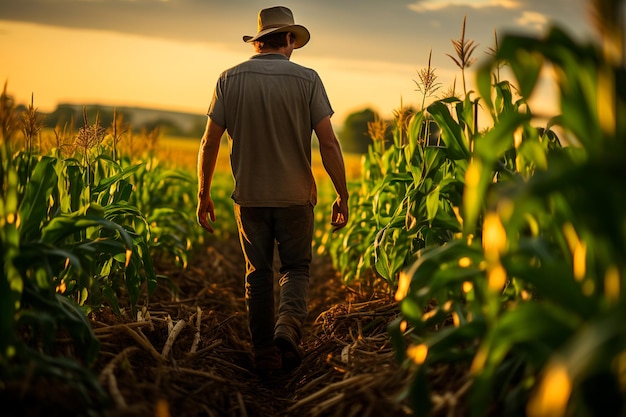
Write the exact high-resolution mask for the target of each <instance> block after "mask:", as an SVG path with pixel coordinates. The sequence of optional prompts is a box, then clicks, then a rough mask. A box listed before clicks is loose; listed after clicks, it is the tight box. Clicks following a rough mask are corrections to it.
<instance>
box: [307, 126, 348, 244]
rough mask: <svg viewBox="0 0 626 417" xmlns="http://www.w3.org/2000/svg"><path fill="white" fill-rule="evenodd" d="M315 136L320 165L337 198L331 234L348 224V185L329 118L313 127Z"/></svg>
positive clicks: (334, 204) (338, 146)
mask: <svg viewBox="0 0 626 417" xmlns="http://www.w3.org/2000/svg"><path fill="white" fill-rule="evenodd" d="M315 134H316V135H317V138H318V140H319V143H320V155H321V157H322V164H323V165H324V169H326V172H327V173H328V176H329V177H330V179H331V181H332V182H333V185H334V187H335V191H336V192H337V194H338V196H337V199H336V200H335V202H334V203H333V214H332V219H331V225H332V226H333V227H334V229H333V232H335V231H337V230H339V229H341V228H343V227H345V225H346V224H347V223H348V197H349V196H348V185H347V183H346V167H345V164H344V161H343V154H342V153H341V146H340V145H339V141H338V140H337V137H336V136H335V132H334V130H333V127H332V124H331V123H330V116H326V117H325V118H323V119H322V121H320V122H319V123H318V124H317V126H315Z"/></svg>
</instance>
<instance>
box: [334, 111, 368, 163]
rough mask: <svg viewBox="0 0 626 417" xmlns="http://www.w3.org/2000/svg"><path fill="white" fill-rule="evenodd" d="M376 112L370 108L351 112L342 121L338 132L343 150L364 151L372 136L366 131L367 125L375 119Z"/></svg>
mask: <svg viewBox="0 0 626 417" xmlns="http://www.w3.org/2000/svg"><path fill="white" fill-rule="evenodd" d="M376 116H377V114H376V112H374V111H373V110H372V109H370V108H366V109H364V110H361V111H357V112H354V113H351V114H349V115H348V117H346V120H345V121H344V122H343V128H342V129H341V131H340V132H339V135H338V136H339V142H341V147H342V149H343V151H344V152H349V153H366V152H367V148H368V146H369V145H371V144H372V138H370V136H369V135H368V133H367V130H368V129H367V125H368V123H370V122H373V121H374V120H375V119H376Z"/></svg>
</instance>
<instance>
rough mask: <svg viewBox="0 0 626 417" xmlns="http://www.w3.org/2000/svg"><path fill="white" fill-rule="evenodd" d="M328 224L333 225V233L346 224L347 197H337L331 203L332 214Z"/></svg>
mask: <svg viewBox="0 0 626 417" xmlns="http://www.w3.org/2000/svg"><path fill="white" fill-rule="evenodd" d="M332 216H333V217H332V219H331V222H330V224H331V225H332V226H333V233H334V232H336V231H337V230H339V229H342V228H344V227H345V226H346V224H348V199H347V198H344V199H342V198H341V197H337V199H336V200H335V202H334V203H333V215H332Z"/></svg>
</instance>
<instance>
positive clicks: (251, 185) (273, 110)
mask: <svg viewBox="0 0 626 417" xmlns="http://www.w3.org/2000/svg"><path fill="white" fill-rule="evenodd" d="M332 114H333V109H332V107H331V105H330V102H329V100H328V97H327V94H326V91H325V89H324V86H323V84H322V81H321V79H320V77H319V75H318V74H317V72H315V71H314V70H312V69H309V68H306V67H303V66H301V65H298V64H296V63H294V62H291V61H290V60H289V59H288V58H287V57H286V56H284V55H282V54H273V53H270V54H259V55H255V56H253V57H252V58H250V59H249V60H247V61H245V62H243V63H241V64H239V65H237V66H235V67H233V68H230V69H228V70H226V71H224V72H223V73H222V74H221V75H220V77H219V79H218V81H217V85H216V86H215V91H214V94H213V100H212V102H211V105H210V106H209V110H208V116H209V117H210V118H211V119H212V120H213V121H214V122H215V123H217V124H218V125H220V126H222V127H224V128H226V131H227V133H228V137H229V144H230V162H231V167H232V171H233V177H234V179H235V189H234V191H233V194H232V198H233V200H234V201H235V202H236V203H237V204H239V205H241V206H248V207H289V206H294V205H305V204H312V205H315V204H316V202H317V191H316V187H315V180H314V177H313V173H312V170H311V136H312V133H313V129H314V127H315V126H316V125H317V124H318V123H319V122H320V121H321V120H322V119H323V118H325V117H326V116H331V115H332Z"/></svg>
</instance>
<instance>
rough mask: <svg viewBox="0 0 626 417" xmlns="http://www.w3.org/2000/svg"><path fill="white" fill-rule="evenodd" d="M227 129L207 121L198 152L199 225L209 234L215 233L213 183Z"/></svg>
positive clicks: (209, 119) (209, 120)
mask: <svg viewBox="0 0 626 417" xmlns="http://www.w3.org/2000/svg"><path fill="white" fill-rule="evenodd" d="M224 131H225V129H224V128H223V127H222V126H220V125H218V124H217V123H215V122H214V121H213V120H212V119H211V118H210V117H209V118H208V120H207V124H206V129H205V130H204V135H202V142H201V143H200V150H199V152H198V209H197V217H198V223H200V225H201V226H202V227H204V228H205V229H206V230H208V231H209V232H211V233H213V227H212V226H211V224H210V223H209V220H208V218H209V217H210V219H211V221H212V222H215V211H214V206H213V200H212V199H211V182H212V180H213V174H214V173H215V164H216V162H217V154H218V152H219V149H220V142H221V140H222V135H223V134H224Z"/></svg>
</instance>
